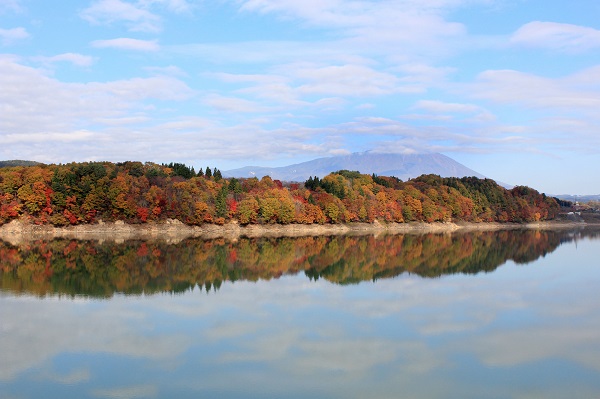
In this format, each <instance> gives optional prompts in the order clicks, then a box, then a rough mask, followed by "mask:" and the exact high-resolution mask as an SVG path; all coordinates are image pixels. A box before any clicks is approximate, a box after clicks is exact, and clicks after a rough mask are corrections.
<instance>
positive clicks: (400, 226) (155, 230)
mask: <svg viewBox="0 0 600 399" xmlns="http://www.w3.org/2000/svg"><path fill="white" fill-rule="evenodd" d="M587 225H588V224H587V223H585V221H579V222H578V221H571V220H555V221H549V222H538V223H527V224H516V223H466V222H457V223H381V222H379V221H375V222H374V223H351V224H323V225H320V224H311V225H305V224H288V225H279V224H267V225H247V226H241V225H240V224H238V223H236V222H233V223H227V224H225V225H222V226H221V225H214V224H206V225H202V226H188V225H185V224H183V223H182V222H180V221H178V220H173V219H169V220H167V221H165V222H162V223H145V224H126V223H124V222H122V221H117V222H114V223H113V222H111V223H104V222H99V223H96V224H82V225H76V226H68V227H54V226H51V225H35V224H31V223H29V222H28V221H24V220H13V221H11V222H10V223H7V224H5V225H2V226H0V239H2V240H4V241H8V242H23V241H29V240H40V239H53V238H75V239H84V240H86V239H87V240H103V241H106V240H109V241H124V240H131V239H145V240H148V239H160V240H167V241H171V240H174V241H180V240H183V239H186V238H203V239H214V238H226V239H233V240H234V239H236V238H239V237H302V236H319V235H342V234H400V233H401V234H424V233H436V232H456V231H483V230H509V229H512V230H514V229H540V230H548V229H558V228H560V229H565V228H578V227H579V228H581V227H585V226H587Z"/></svg>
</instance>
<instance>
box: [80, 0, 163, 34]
mask: <svg viewBox="0 0 600 399" xmlns="http://www.w3.org/2000/svg"><path fill="white" fill-rule="evenodd" d="M80 16H81V18H83V19H85V20H86V21H88V22H90V23H93V24H98V25H104V24H108V25H110V24H113V23H115V22H124V23H125V24H126V25H127V26H128V28H129V30H131V31H139V32H160V31H161V30H162V22H161V18H160V17H159V16H158V15H156V14H154V13H152V12H150V11H148V10H147V9H145V8H143V7H141V6H136V5H134V4H131V3H128V2H125V1H121V0H97V1H95V2H94V3H93V4H92V5H91V6H90V7H88V8H86V9H85V10H83V11H82V12H81V14H80Z"/></svg>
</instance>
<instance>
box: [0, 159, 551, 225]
mask: <svg viewBox="0 0 600 399" xmlns="http://www.w3.org/2000/svg"><path fill="white" fill-rule="evenodd" d="M559 209H560V206H559V204H558V202H557V201H556V199H554V198H551V197H547V196H546V195H544V194H540V193H539V192H538V191H536V190H534V189H533V188H530V187H525V186H517V187H514V188H513V189H511V190H507V189H505V188H503V187H502V186H499V185H498V184H496V182H494V181H493V180H490V179H478V178H476V177H464V178H442V177H440V176H437V175H423V176H420V177H418V178H416V179H412V180H409V181H407V182H403V181H402V180H400V179H398V178H395V177H388V176H376V175H368V174H361V173H360V172H358V171H347V170H342V171H338V172H335V173H331V174H329V175H327V176H325V177H323V178H322V179H320V178H318V177H314V178H313V177H311V178H309V179H308V180H307V181H306V182H304V183H292V184H285V185H284V184H283V183H282V182H281V181H279V180H273V179H271V178H270V177H268V176H265V177H263V178H262V179H260V180H259V179H257V178H246V179H241V178H240V179H237V178H223V177H222V174H221V172H220V171H219V170H218V169H217V168H216V167H215V168H212V169H211V168H210V167H206V170H205V171H204V173H202V170H200V172H199V173H196V172H195V171H194V168H193V167H188V166H186V165H184V164H181V163H169V164H162V165H159V164H155V163H151V162H146V163H142V162H133V161H128V162H121V163H110V162H85V163H70V164H65V165H35V166H14V167H6V168H1V169H0V224H3V223H7V222H9V221H10V220H12V219H16V218H27V219H29V220H31V221H32V222H33V223H37V224H52V225H55V226H66V225H74V224H80V223H95V222H97V221H98V220H100V219H102V220H104V221H116V220H123V221H126V222H128V223H148V222H152V221H161V220H165V219H168V218H170V219H178V220H180V221H181V222H183V223H186V224H188V225H200V224H204V223H215V224H224V223H226V222H228V221H231V220H237V221H239V222H240V223H241V224H254V223H257V224H270V223H279V224H289V223H301V224H313V223H351V222H367V223H370V222H373V221H375V220H376V219H377V220H380V221H385V222H398V223H402V222H413V221H422V222H436V221H442V222H448V221H471V222H533V221H540V220H549V219H553V218H555V217H556V215H557V214H558V211H559Z"/></svg>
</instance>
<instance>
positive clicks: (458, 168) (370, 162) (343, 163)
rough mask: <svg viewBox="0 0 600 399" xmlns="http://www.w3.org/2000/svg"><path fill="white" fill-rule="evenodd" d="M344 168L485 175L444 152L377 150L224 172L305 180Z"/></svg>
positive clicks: (402, 173)
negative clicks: (414, 152)
mask: <svg viewBox="0 0 600 399" xmlns="http://www.w3.org/2000/svg"><path fill="white" fill-rule="evenodd" d="M342 169H347V170H357V171H359V172H361V173H367V174H372V173H375V174H377V175H379V176H396V177H398V178H400V179H402V180H408V179H409V178H413V177H417V176H420V175H422V174H429V173H432V174H436V175H440V176H442V177H452V176H455V177H463V176H476V177H480V178H483V177H484V176H483V175H481V174H480V173H477V172H475V171H474V170H472V169H469V168H467V167H466V166H464V165H462V164H460V163H458V162H456V161H455V160H453V159H452V158H449V157H447V156H445V155H442V154H382V153H374V152H361V153H353V154H350V155H340V156H336V157H328V158H318V159H315V160H312V161H308V162H302V163H299V164H294V165H289V166H282V167H278V168H265V167H260V166H246V167H244V168H240V169H233V170H228V171H225V172H223V176H225V177H252V176H256V177H258V178H261V177H263V176H266V175H268V176H271V177H272V178H273V179H279V180H283V181H305V180H306V179H308V178H309V177H310V176H318V177H323V176H326V175H327V174H329V173H331V172H335V171H338V170H342Z"/></svg>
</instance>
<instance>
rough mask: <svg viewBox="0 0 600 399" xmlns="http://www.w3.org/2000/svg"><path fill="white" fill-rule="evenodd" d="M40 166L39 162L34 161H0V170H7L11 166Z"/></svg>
mask: <svg viewBox="0 0 600 399" xmlns="http://www.w3.org/2000/svg"><path fill="white" fill-rule="evenodd" d="M35 165H41V163H39V162H35V161H22V160H20V159H13V160H11V161H0V168H9V167H11V166H35Z"/></svg>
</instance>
